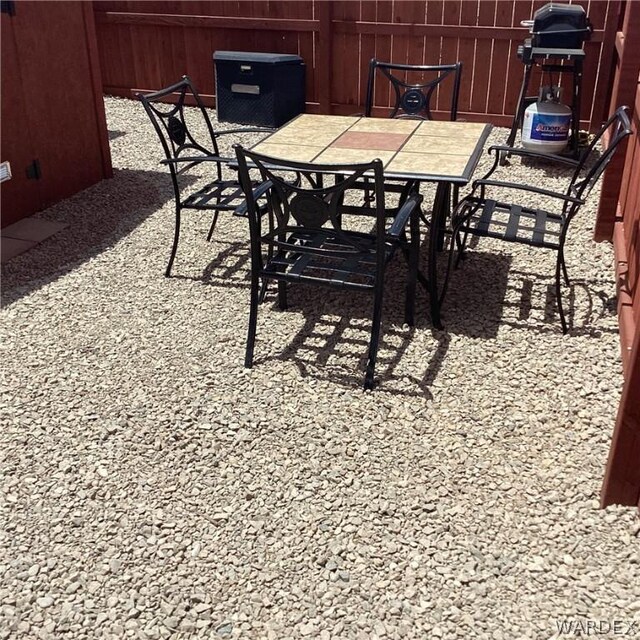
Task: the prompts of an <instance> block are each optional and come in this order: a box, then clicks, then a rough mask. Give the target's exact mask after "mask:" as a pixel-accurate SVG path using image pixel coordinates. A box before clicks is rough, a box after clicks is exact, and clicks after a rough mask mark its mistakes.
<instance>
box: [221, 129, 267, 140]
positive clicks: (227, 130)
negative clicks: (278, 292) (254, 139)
mask: <svg viewBox="0 0 640 640" xmlns="http://www.w3.org/2000/svg"><path fill="white" fill-rule="evenodd" d="M274 131H275V129H265V128H264V127H253V128H251V129H226V130H225V131H216V133H215V136H216V138H219V137H220V136H226V135H227V134H229V133H273V132H274Z"/></svg>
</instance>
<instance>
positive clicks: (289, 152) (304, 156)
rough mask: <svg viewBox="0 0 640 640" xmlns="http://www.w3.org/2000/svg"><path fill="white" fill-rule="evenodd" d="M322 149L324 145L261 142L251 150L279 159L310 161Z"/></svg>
mask: <svg viewBox="0 0 640 640" xmlns="http://www.w3.org/2000/svg"><path fill="white" fill-rule="evenodd" d="M323 149H324V147H312V146H303V145H294V144H275V143H274V144H272V143H270V142H261V143H259V144H257V145H256V146H255V147H254V148H253V149H252V151H255V152H256V153H262V154H264V155H265V156H271V157H272V158H278V159H279V160H291V161H293V162H311V161H312V160H313V159H314V158H315V156H317V155H318V154H319V153H320V152H321V151H322V150H323Z"/></svg>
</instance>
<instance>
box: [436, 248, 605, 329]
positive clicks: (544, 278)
mask: <svg viewBox="0 0 640 640" xmlns="http://www.w3.org/2000/svg"><path fill="white" fill-rule="evenodd" d="M510 265H511V258H510V257H509V256H506V255H502V254H493V253H481V252H473V253H469V254H468V255H467V259H466V260H465V261H464V262H463V263H462V264H461V266H460V268H459V269H457V270H454V272H453V275H452V278H451V284H450V288H449V292H448V294H447V298H446V299H445V303H444V306H443V322H444V325H445V329H446V330H447V331H450V332H451V333H452V334H457V335H467V336H469V337H474V338H494V337H495V336H496V335H497V332H498V330H499V328H500V327H501V326H507V327H511V328H514V329H525V330H527V331H535V332H537V333H540V334H558V335H562V333H561V328H560V316H559V314H558V308H557V304H556V292H555V278H554V277H553V275H550V274H549V273H535V272H530V271H521V270H517V269H510ZM599 285H600V282H598V281H597V280H580V279H575V280H572V281H571V285H570V286H569V287H566V286H564V284H563V288H562V296H563V297H562V300H563V305H564V310H565V315H566V318H567V323H568V325H569V334H570V335H575V336H593V337H598V336H600V335H602V334H603V333H617V329H616V328H615V327H606V326H604V325H603V323H602V322H601V320H603V319H606V318H608V317H610V316H613V315H615V314H616V299H615V298H611V297H609V295H608V294H607V289H608V287H606V288H605V287H604V286H602V287H600V286H599Z"/></svg>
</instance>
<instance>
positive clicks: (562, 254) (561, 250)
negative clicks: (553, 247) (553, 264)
mask: <svg viewBox="0 0 640 640" xmlns="http://www.w3.org/2000/svg"><path fill="white" fill-rule="evenodd" d="M559 258H560V264H561V265H562V275H563V276H564V283H565V284H566V285H567V287H568V286H570V285H571V280H569V274H568V272H567V265H566V263H565V261H564V247H560V251H559Z"/></svg>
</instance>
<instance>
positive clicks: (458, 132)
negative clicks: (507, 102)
mask: <svg viewBox="0 0 640 640" xmlns="http://www.w3.org/2000/svg"><path fill="white" fill-rule="evenodd" d="M490 131H491V125H490V124H484V123H471V122H448V121H447V122H444V121H435V120H409V119H383V118H365V117H359V116H333V115H315V114H302V115H300V116H298V117H297V118H294V119H293V120H291V121H290V122H288V123H287V124H286V125H284V126H282V127H281V128H279V129H278V130H276V131H275V132H274V133H272V134H270V135H269V136H267V137H266V138H264V139H262V140H261V141H260V142H259V143H257V144H256V145H254V146H253V147H252V148H251V150H252V151H255V152H256V153H261V154H264V155H267V156H270V157H272V158H274V159H283V160H289V161H294V162H295V161H298V162H308V163H317V164H351V163H353V164H356V163H365V162H370V161H371V160H373V159H374V158H379V159H380V160H382V162H383V165H384V175H385V178H387V179H393V180H403V181H404V180H406V181H407V182H414V183H416V184H417V185H419V183H422V182H431V183H435V184H436V185H437V187H436V195H435V199H434V204H433V210H432V217H431V224H430V227H429V256H428V261H427V272H428V277H427V279H424V277H423V278H421V282H422V283H423V285H424V286H425V288H426V289H427V291H428V293H429V299H430V305H431V320H432V323H433V325H434V326H435V327H436V328H442V324H441V321H440V305H439V300H438V298H439V293H438V285H437V260H436V258H437V245H438V237H439V234H440V233H441V231H442V229H443V228H444V225H445V224H446V218H447V215H448V209H449V199H450V198H449V197H450V190H451V186H452V185H458V186H464V185H466V184H467V183H468V182H469V181H470V180H471V178H472V176H473V172H474V170H475V169H476V167H477V165H478V161H479V159H480V155H481V154H482V151H483V148H484V145H485V143H486V140H487V137H488V135H489V133H490ZM276 166H277V165H276Z"/></svg>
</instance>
